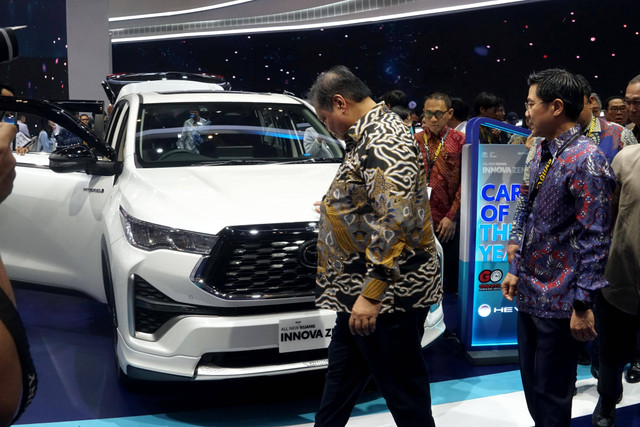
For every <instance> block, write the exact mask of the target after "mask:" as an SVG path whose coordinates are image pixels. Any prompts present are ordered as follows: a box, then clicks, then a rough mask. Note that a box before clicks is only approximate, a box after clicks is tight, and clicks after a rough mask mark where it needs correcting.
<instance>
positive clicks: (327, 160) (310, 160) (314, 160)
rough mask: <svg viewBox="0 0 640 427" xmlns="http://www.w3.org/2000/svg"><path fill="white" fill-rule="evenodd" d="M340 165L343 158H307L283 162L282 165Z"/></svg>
mask: <svg viewBox="0 0 640 427" xmlns="http://www.w3.org/2000/svg"><path fill="white" fill-rule="evenodd" d="M336 162H337V163H340V162H342V158H340V157H330V158H329V157H322V158H317V157H305V158H297V159H291V160H283V161H281V162H280V163H288V164H297V163H336Z"/></svg>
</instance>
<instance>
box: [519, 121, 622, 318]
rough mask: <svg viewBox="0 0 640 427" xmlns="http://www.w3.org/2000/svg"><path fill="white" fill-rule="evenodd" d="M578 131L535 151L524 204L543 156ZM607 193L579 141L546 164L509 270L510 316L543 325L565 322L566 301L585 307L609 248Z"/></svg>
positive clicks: (591, 154)
mask: <svg viewBox="0 0 640 427" xmlns="http://www.w3.org/2000/svg"><path fill="white" fill-rule="evenodd" d="M579 131H580V126H575V127H574V128H572V129H570V130H568V131H566V132H565V133H563V134H562V135H560V136H559V137H557V138H555V139H554V140H552V141H546V140H543V141H542V142H540V143H539V144H538V146H537V149H536V155H535V157H534V159H533V161H532V163H531V175H530V180H529V184H530V186H531V191H529V192H528V194H527V195H525V196H524V197H526V198H527V200H526V201H525V202H526V203H528V202H529V200H528V197H530V196H531V194H532V191H533V188H534V186H535V185H536V183H537V182H538V177H539V176H540V173H541V171H542V169H543V168H544V166H545V164H546V162H541V157H542V153H543V151H544V150H547V149H548V150H549V151H550V153H551V154H555V153H556V152H557V151H558V149H559V147H561V146H562V145H563V143H564V142H566V141H568V140H569V139H571V137H573V136H574V135H575V134H576V133H578V132H579ZM542 163H544V164H542ZM614 189H615V179H614V177H613V171H612V170H611V167H610V166H609V163H608V162H607V159H606V158H605V156H604V154H603V153H602V151H601V150H600V149H598V147H596V145H595V144H593V142H592V141H591V140H589V139H588V138H587V137H585V136H580V137H578V138H577V139H576V140H575V141H574V142H573V143H572V144H571V145H569V146H568V148H567V149H566V150H564V151H563V152H562V153H561V154H560V155H559V156H558V158H557V159H556V160H555V161H554V162H553V163H552V165H551V168H550V169H549V172H548V174H547V176H546V178H545V179H544V180H543V181H542V185H541V186H540V189H539V191H538V192H537V196H536V197H535V199H534V201H533V204H532V205H531V207H530V210H529V213H528V215H527V217H526V220H525V224H524V237H523V241H522V244H521V246H520V249H518V250H517V251H516V254H515V257H514V260H513V262H512V263H511V267H510V269H509V272H510V273H511V274H514V275H516V276H518V278H519V281H518V288H517V295H516V304H517V306H518V310H520V311H523V312H525V313H529V314H532V315H534V316H538V317H544V318H569V317H571V314H572V311H573V301H574V300H583V301H587V302H592V301H593V300H594V297H595V293H596V291H597V290H598V289H600V288H603V287H605V286H607V281H606V279H605V278H604V266H605V264H606V262H607V256H608V253H609V246H610V243H611V237H610V229H609V228H610V224H609V222H610V208H611V196H612V194H613V191H614ZM521 197H523V195H521Z"/></svg>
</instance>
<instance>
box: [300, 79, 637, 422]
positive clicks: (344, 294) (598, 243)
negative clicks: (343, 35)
mask: <svg viewBox="0 0 640 427" xmlns="http://www.w3.org/2000/svg"><path fill="white" fill-rule="evenodd" d="M528 85H529V91H528V94H527V98H526V102H525V119H524V122H525V123H524V125H525V126H526V127H528V128H530V129H531V131H532V134H531V137H529V138H520V139H515V138H508V137H506V136H505V134H504V133H501V132H499V131H498V132H494V131H493V130H492V129H490V128H486V129H484V132H483V131H482V128H481V132H480V142H481V143H485V144H508V143H525V144H527V145H528V146H530V148H529V155H528V158H527V162H526V165H527V166H526V169H525V174H524V176H523V183H522V186H521V197H520V198H519V199H518V202H517V209H516V213H515V215H514V219H513V224H512V233H511V236H510V240H509V244H508V257H509V262H510V269H509V273H508V274H507V275H506V276H505V279H504V281H503V283H502V285H501V287H502V293H503V295H504V297H505V298H506V299H508V300H510V301H515V303H516V306H517V308H518V325H517V326H518V328H517V329H518V333H517V336H518V353H519V361H520V362H519V363H520V370H521V377H522V383H523V388H524V392H525V400H526V403H527V407H528V409H529V412H530V414H531V417H532V418H533V420H534V422H535V425H536V426H538V427H539V426H545V427H546V426H569V425H570V423H571V402H572V397H573V395H574V393H575V391H576V388H575V382H576V369H577V363H578V358H579V354H580V352H581V350H583V349H584V345H585V343H587V342H590V341H594V340H595V339H596V338H597V339H598V340H597V345H596V344H595V343H594V345H592V350H593V351H592V354H593V367H592V373H593V374H594V376H595V377H596V378H598V392H599V400H598V403H597V405H596V407H595V409H594V412H593V417H592V421H593V424H594V425H595V426H612V425H614V424H615V414H616V413H615V407H616V404H617V402H619V399H620V398H621V393H622V372H623V368H624V366H625V364H626V363H627V362H629V361H633V358H634V356H635V354H637V344H636V343H637V340H636V335H637V331H638V325H639V324H640V322H639V320H640V308H639V307H640V281H639V280H638V278H639V277H640V274H638V273H640V261H639V260H640V244H639V242H640V235H639V234H640V227H638V224H640V222H639V221H638V220H639V219H640V180H638V178H637V177H638V173H639V172H640V171H639V170H638V168H639V167H640V145H638V143H637V139H638V136H639V135H638V133H639V126H640V76H638V77H636V78H634V79H632V80H631V81H630V82H629V84H628V86H627V88H626V92H625V95H624V96H622V97H610V98H608V99H607V100H606V102H605V104H604V105H601V102H600V98H599V97H598V96H597V95H596V94H595V93H593V91H592V89H591V87H590V85H589V83H588V82H587V80H586V79H585V78H584V77H583V76H580V75H574V74H572V73H570V72H568V71H566V70H561V69H549V70H545V71H542V72H538V73H533V74H531V75H530V76H529V79H528ZM309 100H310V102H311V103H312V105H313V106H314V107H315V109H316V112H317V113H318V117H319V118H320V119H321V120H322V121H323V122H324V123H325V125H326V126H327V128H328V129H329V131H330V132H331V133H332V134H333V135H334V136H336V137H338V138H341V139H344V140H345V141H346V147H347V151H346V157H345V161H344V163H343V165H342V166H341V168H340V170H339V172H338V174H337V175H336V178H335V179H334V182H333V183H332V185H331V187H330V189H329V191H328V192H327V194H326V195H325V197H324V198H323V199H322V202H319V203H318V205H319V207H320V212H321V217H320V225H319V235H318V283H317V292H316V295H317V299H316V303H317V305H318V306H319V307H322V308H328V309H332V310H335V311H337V312H338V320H337V323H336V329H335V331H334V334H333V336H332V340H331V344H330V346H329V369H328V373H327V381H326V385H325V391H324V394H323V398H322V403H321V408H320V411H319V412H318V414H317V417H316V425H318V426H325V425H331V426H334V425H345V424H346V422H347V420H348V418H349V414H350V412H351V410H352V408H353V405H354V404H355V401H356V399H357V396H358V395H359V393H360V391H361V390H362V388H363V387H364V384H366V381H367V380H368V379H369V378H370V377H373V379H374V380H375V382H376V383H377V385H378V386H379V389H380V391H381V393H382V395H383V397H384V398H385V400H386V401H387V405H388V407H389V409H390V411H391V414H392V416H393V418H394V420H395V422H396V424H397V425H399V426H429V425H435V421H434V419H433V416H432V413H431V408H430V406H431V405H430V392H429V386H428V370H427V368H426V366H425V364H424V360H423V359H422V358H421V357H418V356H416V354H419V347H420V337H421V329H422V325H423V322H424V317H423V315H424V310H425V309H428V307H429V306H430V305H432V304H434V302H435V301H437V299H438V298H439V296H440V295H441V292H442V289H441V287H440V281H439V277H438V274H437V273H435V272H434V271H433V269H434V268H435V267H434V265H433V263H434V258H435V252H434V249H433V240H434V239H433V237H434V235H435V236H437V237H438V239H439V240H440V242H441V243H442V245H443V249H444V257H445V260H444V275H445V277H444V290H445V291H450V292H455V291H456V290H457V288H458V281H457V274H455V273H456V272H457V258H458V249H457V248H458V246H457V245H458V241H457V240H459V236H458V233H459V227H458V222H459V209H460V177H461V171H460V165H461V151H462V150H461V147H462V145H463V144H464V142H465V136H464V132H465V123H466V120H467V119H468V111H469V110H470V108H469V107H468V105H467V104H465V103H464V101H462V100H461V99H459V98H454V97H453V98H452V97H451V96H449V95H448V94H446V93H443V92H434V93H431V94H429V95H427V96H426V97H425V99H424V103H423V105H422V108H421V109H420V110H421V111H420V112H419V114H418V112H417V111H415V110H414V111H411V110H410V109H409V108H408V106H407V99H406V96H404V94H403V93H402V91H400V90H394V91H391V92H388V93H386V94H384V95H383V96H382V97H381V101H380V102H378V103H376V102H375V101H374V100H373V99H372V97H371V92H370V90H369V89H368V88H367V87H366V86H365V85H364V83H362V81H360V80H359V79H358V78H357V77H356V76H355V75H353V74H352V73H351V72H350V71H349V70H348V69H347V68H345V67H342V66H339V67H334V68H332V69H331V70H329V71H327V72H325V73H322V74H321V75H320V76H319V77H318V79H317V80H316V82H315V83H314V85H313V87H312V88H311V91H310V96H309ZM602 110H604V117H601V112H602ZM474 113H475V115H476V116H482V117H488V118H491V119H494V120H499V121H506V120H507V119H508V120H509V121H510V122H514V121H515V120H516V119H517V118H516V117H513V115H507V114H505V110H504V101H503V100H502V99H500V98H499V97H497V96H495V95H493V94H490V93H487V92H482V93H480V94H479V95H478V97H477V99H476V102H475V104H474ZM508 116H511V117H508ZM614 120H615V121H614ZM627 121H629V123H627ZM417 123H420V124H421V126H420V127H421V130H418V129H417V126H416V125H417ZM623 125H627V127H625V126H623ZM416 165H418V167H417V166H416ZM400 171H402V172H401V173H399V172H400ZM425 189H426V191H427V193H426V195H425V193H424V191H425ZM427 199H428V202H427ZM452 261H455V262H452ZM430 273H431V274H430ZM392 331H393V332H392ZM399 349H401V350H402V352H401V354H399V352H398V350H399ZM416 352H417V353H416ZM636 369H638V367H637V365H636V362H634V363H632V365H631V367H630V369H629V370H628V372H627V379H628V380H629V381H630V382H634V381H636V378H638V380H640V375H638V376H637V377H635V375H636V374H635V373H634V371H635V370H636ZM638 373H640V371H638Z"/></svg>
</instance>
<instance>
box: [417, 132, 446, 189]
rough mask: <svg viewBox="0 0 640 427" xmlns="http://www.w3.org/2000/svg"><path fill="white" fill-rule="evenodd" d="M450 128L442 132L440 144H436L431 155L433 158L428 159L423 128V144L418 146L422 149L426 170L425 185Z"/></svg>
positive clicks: (425, 134)
mask: <svg viewBox="0 0 640 427" xmlns="http://www.w3.org/2000/svg"><path fill="white" fill-rule="evenodd" d="M450 129H451V128H447V131H446V132H445V133H444V136H443V137H442V139H441V140H440V145H438V149H437V150H436V152H435V154H434V155H433V160H429V156H428V154H429V147H428V146H427V141H428V137H427V131H426V130H425V132H424V146H420V149H421V151H422V157H423V158H424V167H425V169H426V170H427V185H428V184H429V179H430V178H431V170H432V169H433V165H434V164H435V163H436V159H437V158H438V155H440V151H441V150H442V146H443V145H444V141H445V140H446V139H447V135H449V130H450Z"/></svg>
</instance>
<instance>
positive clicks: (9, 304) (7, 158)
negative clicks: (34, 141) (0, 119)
mask: <svg viewBox="0 0 640 427" xmlns="http://www.w3.org/2000/svg"><path fill="white" fill-rule="evenodd" d="M0 33H2V34H4V35H5V37H0V62H4V61H6V60H11V59H13V58H14V57H15V56H17V52H18V46H17V43H16V39H15V35H14V34H13V31H12V30H11V29H2V28H0ZM0 96H14V94H13V90H12V89H11V88H10V87H8V86H6V85H3V84H2V83H0ZM16 133H17V128H16V126H15V125H12V124H9V123H0V203H2V202H3V201H4V200H5V199H6V198H7V197H8V196H9V195H10V194H11V191H12V190H13V180H14V179H15V177H16V171H15V166H16V160H15V157H14V156H13V153H12V152H11V142H12V141H13V139H14V138H15V136H16ZM36 384H37V378H36V372H35V368H34V366H33V361H32V360H31V354H30V352H29V343H28V342H27V336H26V333H25V330H24V326H23V325H22V321H21V320H20V316H19V314H18V311H17V309H16V302H15V297H14V295H13V289H12V288H11V283H10V282H9V277H8V276H7V272H6V270H5V268H4V264H3V263H2V259H1V258H0V390H2V392H1V393H0V426H6V425H10V424H12V423H14V422H15V421H16V420H17V419H18V417H19V416H20V415H21V414H22V413H23V412H24V410H25V409H26V407H27V406H28V405H29V404H30V403H31V401H32V400H33V397H34V396H35V391H36Z"/></svg>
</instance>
